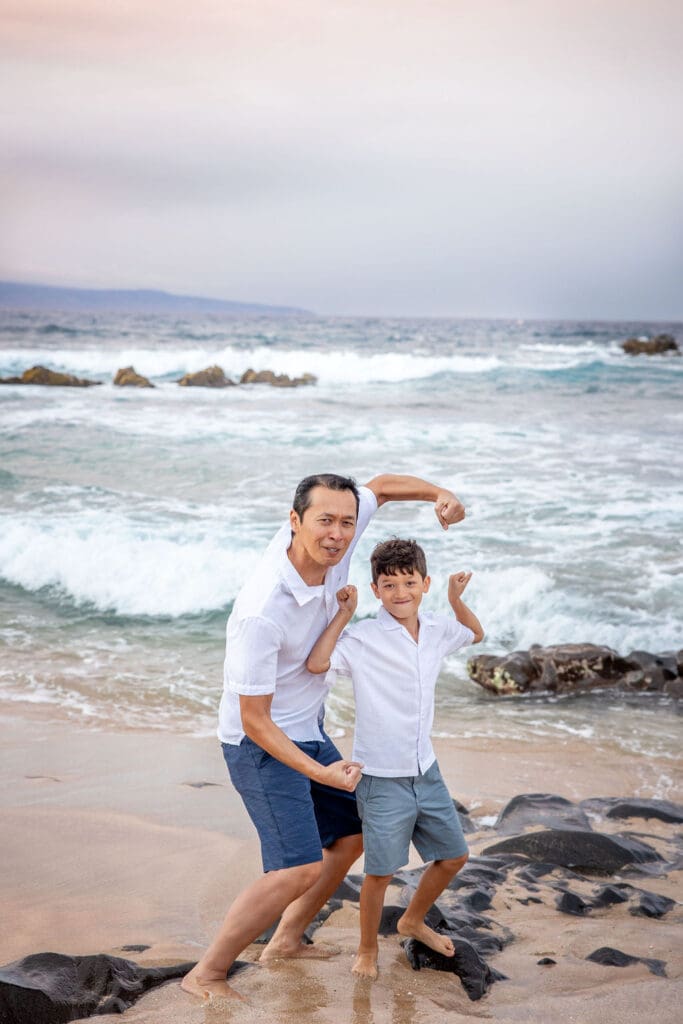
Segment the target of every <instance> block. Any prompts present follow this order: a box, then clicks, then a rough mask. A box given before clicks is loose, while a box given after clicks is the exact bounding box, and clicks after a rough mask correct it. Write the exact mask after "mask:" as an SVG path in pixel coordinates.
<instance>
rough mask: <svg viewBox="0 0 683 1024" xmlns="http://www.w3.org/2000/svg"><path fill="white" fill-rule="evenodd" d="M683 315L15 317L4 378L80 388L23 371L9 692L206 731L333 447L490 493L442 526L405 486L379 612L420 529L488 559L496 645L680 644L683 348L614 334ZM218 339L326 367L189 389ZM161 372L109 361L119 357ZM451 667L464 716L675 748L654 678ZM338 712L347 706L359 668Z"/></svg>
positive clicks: (9, 413) (350, 460) (8, 551)
mask: <svg viewBox="0 0 683 1024" xmlns="http://www.w3.org/2000/svg"><path fill="white" fill-rule="evenodd" d="M661 330H670V331H671V332H672V333H674V334H677V335H678V337H679V338H680V337H681V336H682V335H683V325H664V324H657V325H648V324H607V323H598V324H571V323H558V324H553V323H531V322H530V323H518V322H502V321H494V322H481V321H471V322H468V321H443V320H440V321H406V320H396V321H391V320H377V319H372V320H364V319H341V318H336V319H333V318H332V319H331V318H307V319H289V318H288V319H282V320H263V319H258V320H253V319H252V320H241V321H240V320H232V319H221V318H218V317H204V318H194V319H192V320H178V319H177V318H168V317H152V316H121V315H118V316H114V315H109V316H105V315H98V316H91V315H84V314H80V315H75V314H68V315H65V314H59V313H54V314H49V315H44V314H42V313H41V314H40V315H38V314H19V313H9V312H4V313H1V314H0V376H10V375H13V374H17V373H21V372H22V371H23V370H24V369H26V368H27V367H28V366H31V365H34V364H36V363H40V364H43V365H46V366H49V367H51V368H54V369H58V370H63V371H67V372H71V373H76V374H78V375H79V376H86V377H90V378H93V379H97V380H101V381H102V382H103V383H102V386H101V387H97V388H90V389H85V390H80V389H78V390H76V389H50V388H36V387H31V388H28V387H20V386H5V387H2V388H0V705H1V704H2V703H3V702H4V703H5V705H6V706H7V705H12V706H14V707H22V706H25V705H26V704H27V703H30V704H31V705H32V706H33V708H34V709H39V708H44V709H45V711H46V713H49V714H68V715H70V716H73V717H74V718H76V719H78V720H79V721H82V722H85V723H92V724H93V725H95V726H104V725H107V724H111V723H112V722H113V723H115V724H118V725H121V726H123V727H136V726H145V727H149V726H153V727H158V728H170V729H179V730H183V731H192V732H209V731H211V730H212V729H213V726H214V714H215V708H216V706H217V702H218V698H219V694H220V687H221V663H222V654H223V650H222V648H223V634H224V626H225V619H226V617H227V614H228V612H229V610H230V607H231V604H232V601H233V600H234V597H235V595H236V594H237V592H238V590H239V588H240V586H241V584H242V582H243V581H244V579H245V578H246V576H247V574H248V573H249V570H250V567H251V565H252V564H253V562H254V560H255V559H256V558H257V557H258V555H259V552H260V551H261V549H262V548H263V547H264V545H265V543H266V542H267V540H268V539H269V537H270V536H271V535H272V533H273V532H274V531H275V529H276V528H277V527H278V526H279V524H280V523H281V521H282V519H283V517H284V516H286V514H287V511H288V509H289V505H290V501H291V495H292V492H293V489H294V486H295V485H296V482H297V481H298V480H299V479H300V478H301V477H302V476H304V475H306V474H307V473H310V472H315V471H320V470H329V471H335V472H340V473H350V474H351V475H354V476H355V477H356V478H357V479H358V480H359V481H361V482H363V481H364V480H366V479H369V478H370V477H372V476H374V475H376V474H377V473H380V472H384V471H392V472H403V473H414V474H417V475H419V476H424V477H427V478H429V479H433V480H436V481H439V482H443V483H445V484H448V485H450V486H451V487H452V488H453V489H454V490H456V492H457V493H458V494H459V495H460V497H461V498H462V500H463V501H464V502H465V504H466V506H467V509H468V518H467V520H466V522H465V523H464V524H462V525H461V526H458V527H457V528H455V529H453V530H451V531H449V532H448V533H442V532H441V531H440V530H439V529H438V527H437V524H436V521H435V520H434V519H433V513H432V511H431V510H430V509H429V508H428V507H426V506H419V505H390V506H387V507H385V508H384V509H382V511H381V512H380V513H379V514H378V516H377V517H376V519H375V521H374V523H373V524H372V526H371V528H370V529H369V531H368V533H367V535H366V536H365V537H364V538H363V540H362V541H361V544H360V545H359V548H358V554H357V556H356V559H355V562H354V567H353V573H352V578H353V581H354V582H356V583H357V584H358V586H359V588H360V590H361V600H360V606H359V614H361V615H368V614H371V613H373V611H374V604H375V602H374V598H373V597H372V595H371V593H370V590H369V587H368V585H367V579H368V573H367V568H366V565H367V555H368V553H369V551H370V549H371V547H372V545H373V544H374V543H375V542H376V541H377V540H378V539H381V538H383V537H385V536H388V535H391V534H395V533H400V534H405V533H407V534H411V535H413V536H416V537H417V538H418V539H419V540H420V541H421V542H422V543H423V544H424V546H425V549H426V551H427V556H428V560H429V564H430V570H431V574H432V577H433V579H434V584H433V587H432V591H431V592H430V595H429V598H428V600H429V606H430V607H431V608H432V609H433V610H442V611H445V610H446V609H447V604H446V595H445V589H446V587H445V581H446V577H447V575H448V573H449V572H452V571H454V570H456V569H459V568H467V569H471V570H473V572H474V577H473V580H472V583H471V585H470V590H469V599H470V603H471V605H472V607H473V608H475V610H476V611H477V613H478V614H479V616H480V618H481V620H482V622H483V623H484V625H485V627H486V630H487V639H486V641H485V643H484V644H483V645H482V647H481V648H480V650H482V651H489V652H493V653H497V652H501V651H507V650H511V649H515V648H524V647H528V646H529V645H530V644H531V643H542V644H548V643H559V642H579V641H591V642H595V643H604V644H608V645H610V646H612V647H615V648H616V649H618V650H619V651H622V652H624V653H626V652H628V651H629V650H631V649H634V648H640V649H646V650H652V651H657V650H670V649H672V648H678V647H680V646H681V644H682V641H681V635H682V632H683V631H682V630H681V618H682V615H681V609H682V608H683V584H682V581H683V572H682V561H681V538H682V536H683V530H682V529H681V526H682V524H683V484H682V480H683V475H682V473H681V455H680V451H681V441H680V438H681V435H682V434H683V429H682V428H683V403H682V402H681V397H682V394H683V359H681V358H676V357H675V356H665V357H659V358H647V357H637V358H633V357H629V356H626V355H625V354H624V353H623V352H622V351H621V349H620V347H619V341H620V340H623V339H624V338H626V337H628V336H629V335H631V334H637V335H644V334H651V333H656V332H659V331H661ZM214 363H218V364H219V365H221V366H222V367H223V369H224V370H225V372H226V373H227V374H228V375H229V376H230V375H231V376H233V377H239V376H240V375H241V373H242V372H243V371H244V370H245V369H247V368H248V367H253V368H254V369H257V370H259V369H265V368H269V369H273V370H275V371H276V372H285V373H289V374H290V375H292V376H294V375H297V374H300V373H303V372H306V371H308V372H312V373H315V374H316V375H317V376H318V378H319V380H318V384H317V385H315V386H314V387H309V388H298V389H296V390H280V389H276V388H269V387H263V386H262V387H258V386H251V387H241V388H233V389H226V390H223V391H209V390H206V389H186V388H179V387H178V386H177V385H176V383H175V381H176V380H177V379H178V378H179V377H180V376H181V375H182V374H183V373H184V372H186V371H187V370H196V369H201V368H203V367H205V366H208V365H211V364H214ZM130 364H133V365H134V366H135V369H136V370H138V371H139V372H141V373H144V374H146V375H148V376H150V377H151V378H152V380H153V381H154V383H155V384H156V385H157V386H156V388H155V389H154V390H149V391H137V390H132V389H125V390H124V389H118V388H114V387H113V386H112V384H111V380H112V377H113V375H114V373H115V372H116V370H117V369H118V368H119V367H121V366H126V365H130ZM465 661H466V655H464V654H463V655H460V656H456V657H454V658H453V659H451V660H450V661H449V662H448V663H447V664H446V665H445V668H444V673H443V676H442V680H441V685H440V692H439V718H438V728H439V730H440V731H441V732H443V733H444V734H446V735H458V734H461V733H463V732H464V733H467V734H468V735H482V736H488V735H495V736H520V735H526V734H528V733H529V732H530V731H531V732H534V733H539V734H543V735H551V736H552V735H557V736H558V737H560V736H566V735H577V736H584V737H586V738H590V737H596V741H597V740H599V739H600V737H603V738H605V739H607V738H611V739H612V740H613V741H616V742H619V743H620V744H621V745H622V746H624V747H625V748H628V749H631V750H637V751H641V752H643V753H644V754H647V753H664V754H667V755H671V756H673V755H674V754H675V753H676V752H677V750H678V749H680V739H681V736H680V719H677V717H676V715H675V713H674V712H673V711H672V708H671V706H670V702H668V701H667V700H665V699H662V698H659V697H652V696H649V697H643V698H635V699H634V698H621V697H616V696H615V695H611V696H604V697H600V696H592V697H581V698H569V699H565V700H562V701H555V700H550V699H548V698H534V699H532V700H517V701H505V702H495V701H494V700H493V699H491V698H489V697H488V696H486V695H485V694H483V693H482V692H480V691H479V689H478V688H477V687H475V686H474V684H472V683H470V682H469V681H468V680H467V676H466V671H465ZM328 717H329V721H330V724H331V726H332V728H333V729H337V730H339V729H345V728H348V726H349V725H350V723H351V721H352V706H351V702H350V695H349V694H348V693H347V692H346V691H344V689H343V688H342V689H340V690H339V691H338V693H336V694H335V695H333V697H332V699H331V701H330V706H329V709H328Z"/></svg>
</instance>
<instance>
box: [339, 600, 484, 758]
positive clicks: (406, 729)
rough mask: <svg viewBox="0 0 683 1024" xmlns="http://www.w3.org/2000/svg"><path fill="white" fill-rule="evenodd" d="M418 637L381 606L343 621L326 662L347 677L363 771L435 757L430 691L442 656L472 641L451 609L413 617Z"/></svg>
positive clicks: (356, 751)
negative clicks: (368, 616)
mask: <svg viewBox="0 0 683 1024" xmlns="http://www.w3.org/2000/svg"><path fill="white" fill-rule="evenodd" d="M419 621H420V629H419V633H418V640H417V643H416V642H415V640H414V639H413V638H412V636H411V635H410V633H409V632H408V630H407V629H405V627H404V626H402V625H401V623H400V622H399V621H398V620H397V619H395V618H394V617H393V616H392V615H390V614H389V612H388V611H386V609H385V608H381V609H380V612H379V615H378V616H377V618H376V619H363V620H361V621H360V622H356V623H353V624H352V625H351V626H348V627H347V628H346V629H345V630H344V632H343V633H342V635H341V636H340V638H339V640H338V641H337V645H336V647H335V649H334V652H333V654H332V659H331V665H332V668H333V669H335V671H336V672H338V673H340V674H342V675H348V676H350V677H351V680H352V682H353V693H354V699H355V704H356V729H355V734H354V744H353V760H354V761H360V762H361V763H362V764H363V766H364V767H363V773H364V774H366V775H378V776H382V777H385V778H403V777H406V776H415V775H421V774H424V773H425V772H426V771H427V769H428V768H429V767H430V766H431V765H432V764H433V763H434V761H435V759H436V758H435V754H434V749H433V747H432V741H431V735H430V734H431V730H432V723H433V721H434V690H435V687H436V681H437V679H438V676H439V669H440V667H441V659H442V658H444V657H445V656H446V655H447V654H452V653H453V652H454V651H457V650H458V649H459V648H460V647H465V646H466V645H467V644H471V643H472V641H473V640H474V633H473V632H472V630H471V629H468V628H467V626H463V625H462V623H461V622H458V620H457V619H456V618H455V616H445V615H443V616H442V615H429V614H428V613H422V614H420V616H419Z"/></svg>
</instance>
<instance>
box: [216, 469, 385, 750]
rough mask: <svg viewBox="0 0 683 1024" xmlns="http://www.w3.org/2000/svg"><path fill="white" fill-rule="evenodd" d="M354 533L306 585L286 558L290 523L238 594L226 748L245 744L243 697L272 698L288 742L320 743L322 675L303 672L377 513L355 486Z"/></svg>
mask: <svg viewBox="0 0 683 1024" xmlns="http://www.w3.org/2000/svg"><path fill="white" fill-rule="evenodd" d="M359 492H360V503H359V508H358V521H357V524H356V533H355V535H354V538H353V540H352V541H351V544H350V545H349V547H348V550H347V551H346V554H345V555H344V557H343V559H342V560H341V562H339V564H338V565H334V566H330V568H328V569H327V572H326V573H325V582H324V583H322V584H320V586H315V587H309V586H308V584H307V583H305V582H304V581H303V580H302V578H301V576H299V574H298V572H297V571H296V569H295V568H294V566H293V565H292V563H291V562H290V560H289V558H288V557H287V549H288V548H289V546H290V544H291V536H292V535H291V529H290V526H289V523H287V524H285V525H284V526H283V527H281V529H280V530H278V532H277V533H276V534H275V536H274V537H273V539H272V541H271V542H270V544H269V545H268V547H267V548H266V551H265V552H264V555H263V557H262V558H261V560H260V562H259V563H258V564H257V565H256V567H255V568H254V570H253V571H252V574H251V576H250V578H249V580H248V581H247V583H245V585H244V586H243V587H242V589H241V591H240V592H239V594H238V596H237V600H236V601H235V604H234V607H233V609H232V613H231V614H230V618H229V619H228V624H227V630H226V646H225V663H224V667H223V696H222V698H221V705H220V710H219V714H218V736H219V738H220V740H221V741H222V742H223V743H241V742H242V740H243V738H244V730H243V728H242V718H241V715H240V706H239V698H240V695H246V696H264V695H266V694H270V693H272V694H273V702H272V705H271V709H270V713H271V718H272V719H273V721H274V722H275V724H276V725H278V726H279V727H280V728H281V729H282V730H283V732H285V733H286V735H287V736H289V738H290V739H292V740H299V741H300V742H301V741H304V740H320V739H322V733H321V731H320V725H321V723H322V718H323V714H324V700H325V696H326V694H327V691H328V689H329V685H328V682H327V681H326V677H325V676H324V675H313V674H312V673H311V672H309V671H308V669H307V668H306V659H307V658H308V655H309V654H310V653H311V648H312V647H313V645H314V643H315V642H316V640H317V639H318V637H319V636H320V634H321V633H322V631H323V630H324V629H325V627H326V626H327V624H328V622H329V621H330V620H331V619H332V618H334V615H335V614H336V612H337V607H338V606H337V598H336V593H337V591H338V590H339V588H340V587H343V586H345V585H346V583H347V582H348V576H349V563H350V561H351V555H352V553H353V549H354V547H355V546H356V543H357V541H358V540H359V538H360V536H361V534H362V533H363V531H364V530H365V528H366V526H367V525H368V523H369V522H370V519H371V518H372V516H373V515H374V513H375V512H376V511H377V499H376V497H375V495H374V494H373V492H372V491H371V490H369V489H368V488H367V487H360V488H359Z"/></svg>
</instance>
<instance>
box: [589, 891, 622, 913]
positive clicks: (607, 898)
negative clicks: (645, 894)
mask: <svg viewBox="0 0 683 1024" xmlns="http://www.w3.org/2000/svg"><path fill="white" fill-rule="evenodd" d="M627 889H628V890H630V889H631V886H630V885H603V886H602V887H601V888H600V889H598V890H597V892H596V893H595V894H594V896H593V899H592V900H591V906H592V907H593V908H594V909H595V910H600V909H601V908H602V907H611V906H613V905H614V904H615V903H628V899H629V897H628V895H627V894H626V891H625V890H627Z"/></svg>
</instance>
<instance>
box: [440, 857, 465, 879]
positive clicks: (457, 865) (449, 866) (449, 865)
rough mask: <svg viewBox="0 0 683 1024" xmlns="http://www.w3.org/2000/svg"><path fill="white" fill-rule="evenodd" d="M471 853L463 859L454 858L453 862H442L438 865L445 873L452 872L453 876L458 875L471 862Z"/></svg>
mask: <svg viewBox="0 0 683 1024" xmlns="http://www.w3.org/2000/svg"><path fill="white" fill-rule="evenodd" d="M469 856H470V855H469V853H465V854H463V856H462V857H454V858H452V859H451V860H441V861H439V862H438V863H439V864H440V865H441V867H442V868H443V869H444V871H448V872H450V874H452V875H457V873H458V871H462V869H463V868H464V867H465V864H467V861H468V860H469Z"/></svg>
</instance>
